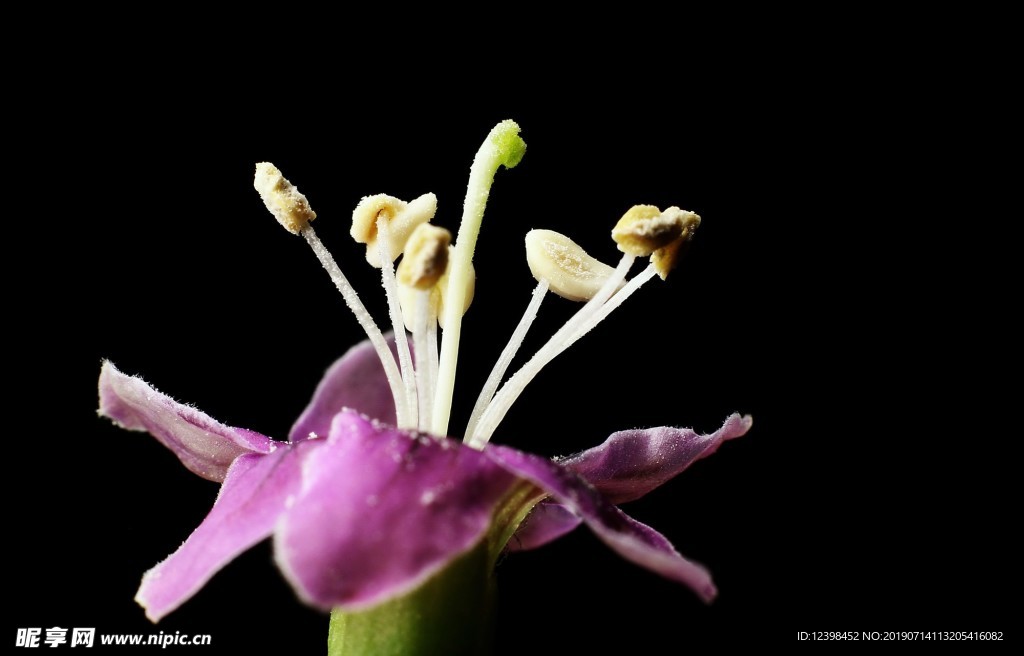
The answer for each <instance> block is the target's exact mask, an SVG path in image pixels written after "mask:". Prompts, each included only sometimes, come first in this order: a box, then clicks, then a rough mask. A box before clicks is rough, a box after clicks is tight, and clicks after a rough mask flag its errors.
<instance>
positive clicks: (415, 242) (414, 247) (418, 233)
mask: <svg viewBox="0 0 1024 656" xmlns="http://www.w3.org/2000/svg"><path fill="white" fill-rule="evenodd" d="M451 243H452V233H450V232H448V231H447V230H445V229H444V228H438V227H436V226H432V225H430V224H429V223H421V224H420V225H419V226H417V227H416V229H415V230H413V231H412V234H411V235H410V236H409V239H408V241H406V242H405V255H403V256H402V261H401V263H400V264H399V265H398V282H399V283H401V284H403V285H406V286H408V287H415V288H416V289H422V290H427V289H430V288H431V287H433V286H434V285H435V284H436V283H437V281H438V279H439V278H440V277H441V276H442V275H444V272H445V271H446V270H447V269H448V246H449V245H450V244H451Z"/></svg>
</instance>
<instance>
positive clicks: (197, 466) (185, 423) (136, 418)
mask: <svg viewBox="0 0 1024 656" xmlns="http://www.w3.org/2000/svg"><path fill="white" fill-rule="evenodd" d="M99 413H100V415H102V416H105V417H109V418H110V419H111V420H112V421H113V422H114V423H115V424H117V425H118V426H120V427H121V428H126V429H128V430H137V431H148V432H149V433H151V434H152V435H153V437H155V438H156V439H158V440H160V442H162V443H163V445H164V446H166V447H167V448H168V449H170V450H171V451H173V452H174V454H175V455H176V456H178V458H179V459H180V460H181V462H182V463H183V464H184V465H185V466H186V467H188V468H189V469H190V470H192V471H193V472H195V473H196V474H199V475H200V476H202V477H203V478H207V479H209V480H211V481H222V480H224V475H225V474H226V473H227V471H228V467H229V466H230V465H231V463H232V461H234V459H235V458H237V457H238V456H239V455H241V454H243V453H270V451H272V450H273V449H274V441H273V440H271V439H270V438H268V437H265V436H263V435H260V434H259V433H255V432H253V431H250V430H245V429H240V428H232V427H230V426H225V425H224V424H222V423H220V422H219V421H217V420H216V419H213V418H212V417H210V416H208V415H206V414H204V413H202V412H200V411H199V410H196V409H195V408H192V407H189V406H187V405H182V404H181V403H178V402H176V401H175V400H174V399H172V398H171V397H169V396H167V395H166V394H161V393H160V392H158V391H156V390H155V389H153V388H152V387H150V386H149V385H147V384H146V383H145V381H143V380H142V379H141V378H134V377H132V376H126V375H125V374H123V373H121V372H120V371H118V370H117V368H116V367H115V366H114V365H113V364H111V363H110V362H109V361H104V362H103V368H102V369H101V370H100V409H99Z"/></svg>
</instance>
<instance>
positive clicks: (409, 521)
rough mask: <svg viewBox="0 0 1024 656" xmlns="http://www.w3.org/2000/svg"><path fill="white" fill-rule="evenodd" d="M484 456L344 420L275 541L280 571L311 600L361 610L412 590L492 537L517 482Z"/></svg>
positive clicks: (347, 416) (366, 421) (307, 472)
mask: <svg viewBox="0 0 1024 656" xmlns="http://www.w3.org/2000/svg"><path fill="white" fill-rule="evenodd" d="M516 482H517V480H516V477H515V476H513V475H512V474H510V473H508V472H506V471H505V470H504V469H503V468H502V467H501V466H499V465H498V464H497V463H495V462H493V461H492V460H491V459H490V458H488V457H487V456H486V455H484V454H483V453H481V452H480V451H476V450H473V449H470V448H468V447H464V446H463V445H462V444H461V443H459V442H457V441H455V440H450V439H438V438H434V437H430V436H427V435H418V434H415V433H409V432H406V431H400V430H397V429H395V428H392V427H390V426H386V425H384V424H381V423H379V422H377V421H374V420H371V419H370V418H368V417H366V416H363V415H359V414H357V413H355V412H343V413H341V414H339V415H337V416H336V417H335V418H334V422H333V424H332V426H331V431H330V434H329V437H328V439H327V444H326V445H325V446H324V447H323V448H322V449H321V450H320V451H319V452H318V453H317V454H316V457H314V458H310V459H308V460H307V461H306V464H305V466H304V471H303V489H302V492H301V493H300V495H299V496H298V497H297V498H296V499H295V503H294V505H293V506H292V508H291V509H290V510H289V511H288V513H286V514H285V516H284V517H283V518H282V521H281V524H280V525H279V526H278V529H277V531H276V532H275V536H274V538H275V539H274V552H275V558H276V559H277V562H278V565H279V566H280V568H281V570H282V571H283V572H284V574H285V577H286V578H287V579H288V580H289V581H290V582H291V583H292V585H293V586H294V587H295V589H296V591H297V592H298V593H299V596H300V597H301V598H303V599H304V600H305V601H306V602H308V603H310V604H313V605H315V606H319V607H321V608H324V609H329V608H334V607H338V608H342V609H344V610H360V609H363V608H367V607H369V606H372V605H374V604H375V603H378V602H382V601H386V600H388V599H390V598H393V597H396V596H399V595H401V594H404V593H405V592H408V591H410V590H412V589H414V588H416V587H417V586H418V585H420V584H421V583H423V582H424V581H426V580H427V578H429V577H430V576H431V575H432V574H434V573H435V572H438V571H439V570H441V569H442V568H443V567H445V566H446V565H447V564H448V563H450V562H452V561H453V560H455V559H456V558H458V557H459V556H461V555H462V554H464V553H466V552H468V551H469V550H470V549H472V548H473V547H474V546H476V545H477V544H479V543H480V541H481V540H482V539H483V538H484V537H485V535H486V534H487V532H488V530H489V528H490V526H491V523H492V521H493V518H494V514H495V512H496V509H497V508H498V506H499V504H500V502H501V501H502V499H503V498H504V497H505V496H506V495H507V494H508V493H509V492H510V491H511V490H512V488H513V487H514V485H515V484H516Z"/></svg>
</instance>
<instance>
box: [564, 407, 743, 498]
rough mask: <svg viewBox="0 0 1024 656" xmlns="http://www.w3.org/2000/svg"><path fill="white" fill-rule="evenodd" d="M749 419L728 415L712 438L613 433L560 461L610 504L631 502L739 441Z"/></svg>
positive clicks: (672, 432)
mask: <svg viewBox="0 0 1024 656" xmlns="http://www.w3.org/2000/svg"><path fill="white" fill-rule="evenodd" d="M752 423H753V420H752V419H751V418H750V417H741V416H740V415H738V414H734V415H731V416H730V417H729V418H728V419H726V420H725V423H724V424H722V427H721V428H720V429H718V430H717V431H715V432H714V433H712V434H710V435H698V434H697V433H695V432H694V431H693V430H691V429H689V428H669V427H667V426H662V427H659V428H648V429H644V430H627V431H619V432H618V433H613V434H612V435H611V436H610V437H609V438H608V439H607V440H605V442H604V444H602V445H600V446H597V447H594V448H593V449H588V450H587V451H584V452H583V453H581V454H579V455H576V456H572V457H570V458H566V459H563V460H559V461H558V462H559V463H560V464H561V465H563V466H565V467H567V468H569V469H571V470H572V471H574V472H576V473H577V474H579V475H580V476H582V477H583V478H585V479H586V480H587V482H588V483H590V484H591V485H593V486H594V487H596V488H597V489H598V490H600V492H601V494H603V495H604V496H605V498H606V499H608V501H610V502H611V503H613V504H616V505H618V504H620V503H625V502H627V501H633V500H634V499H639V498H640V497H642V496H644V495H645V494H647V493H648V492H650V491H651V490H653V489H654V488H656V487H658V486H659V485H661V484H662V483H665V482H666V481H668V480H669V479H671V478H673V477H674V476H676V475H677V474H679V473H680V472H682V471H683V470H684V469H686V468H687V467H689V466H690V464H691V463H693V462H695V461H697V460H700V459H701V458H703V457H705V456H709V455H711V454H712V453H714V452H715V451H716V450H717V449H718V447H719V445H721V444H722V442H724V441H725V440H731V439H733V438H736V437H740V436H741V435H743V434H744V433H746V432H747V431H748V430H750V426H751V425H752Z"/></svg>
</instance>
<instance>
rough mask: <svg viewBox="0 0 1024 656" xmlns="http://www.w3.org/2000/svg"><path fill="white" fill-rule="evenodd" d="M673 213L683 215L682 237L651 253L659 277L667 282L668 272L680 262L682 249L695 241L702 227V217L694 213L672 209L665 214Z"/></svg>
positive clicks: (676, 208)
mask: <svg viewBox="0 0 1024 656" xmlns="http://www.w3.org/2000/svg"><path fill="white" fill-rule="evenodd" d="M673 211H675V212H678V213H680V214H681V215H682V222H683V234H682V236H680V237H679V239H677V240H675V241H674V242H672V243H671V244H669V245H668V246H663V247H661V248H659V249H658V250H656V251H654V252H653V253H651V263H652V264H653V265H654V267H655V268H656V269H657V270H658V275H659V276H661V279H662V280H665V279H666V278H667V277H668V272H669V271H671V270H672V269H674V268H675V266H676V264H677V263H678V260H679V252H680V250H681V249H682V246H683V244H685V243H686V242H688V241H690V240H691V239H693V235H694V233H695V232H696V231H697V228H698V227H699V226H700V216H698V215H696V214H694V213H693V212H687V211H686V210H681V209H679V208H678V207H670V208H668V209H667V210H665V213H666V214H668V213H669V212H673Z"/></svg>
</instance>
